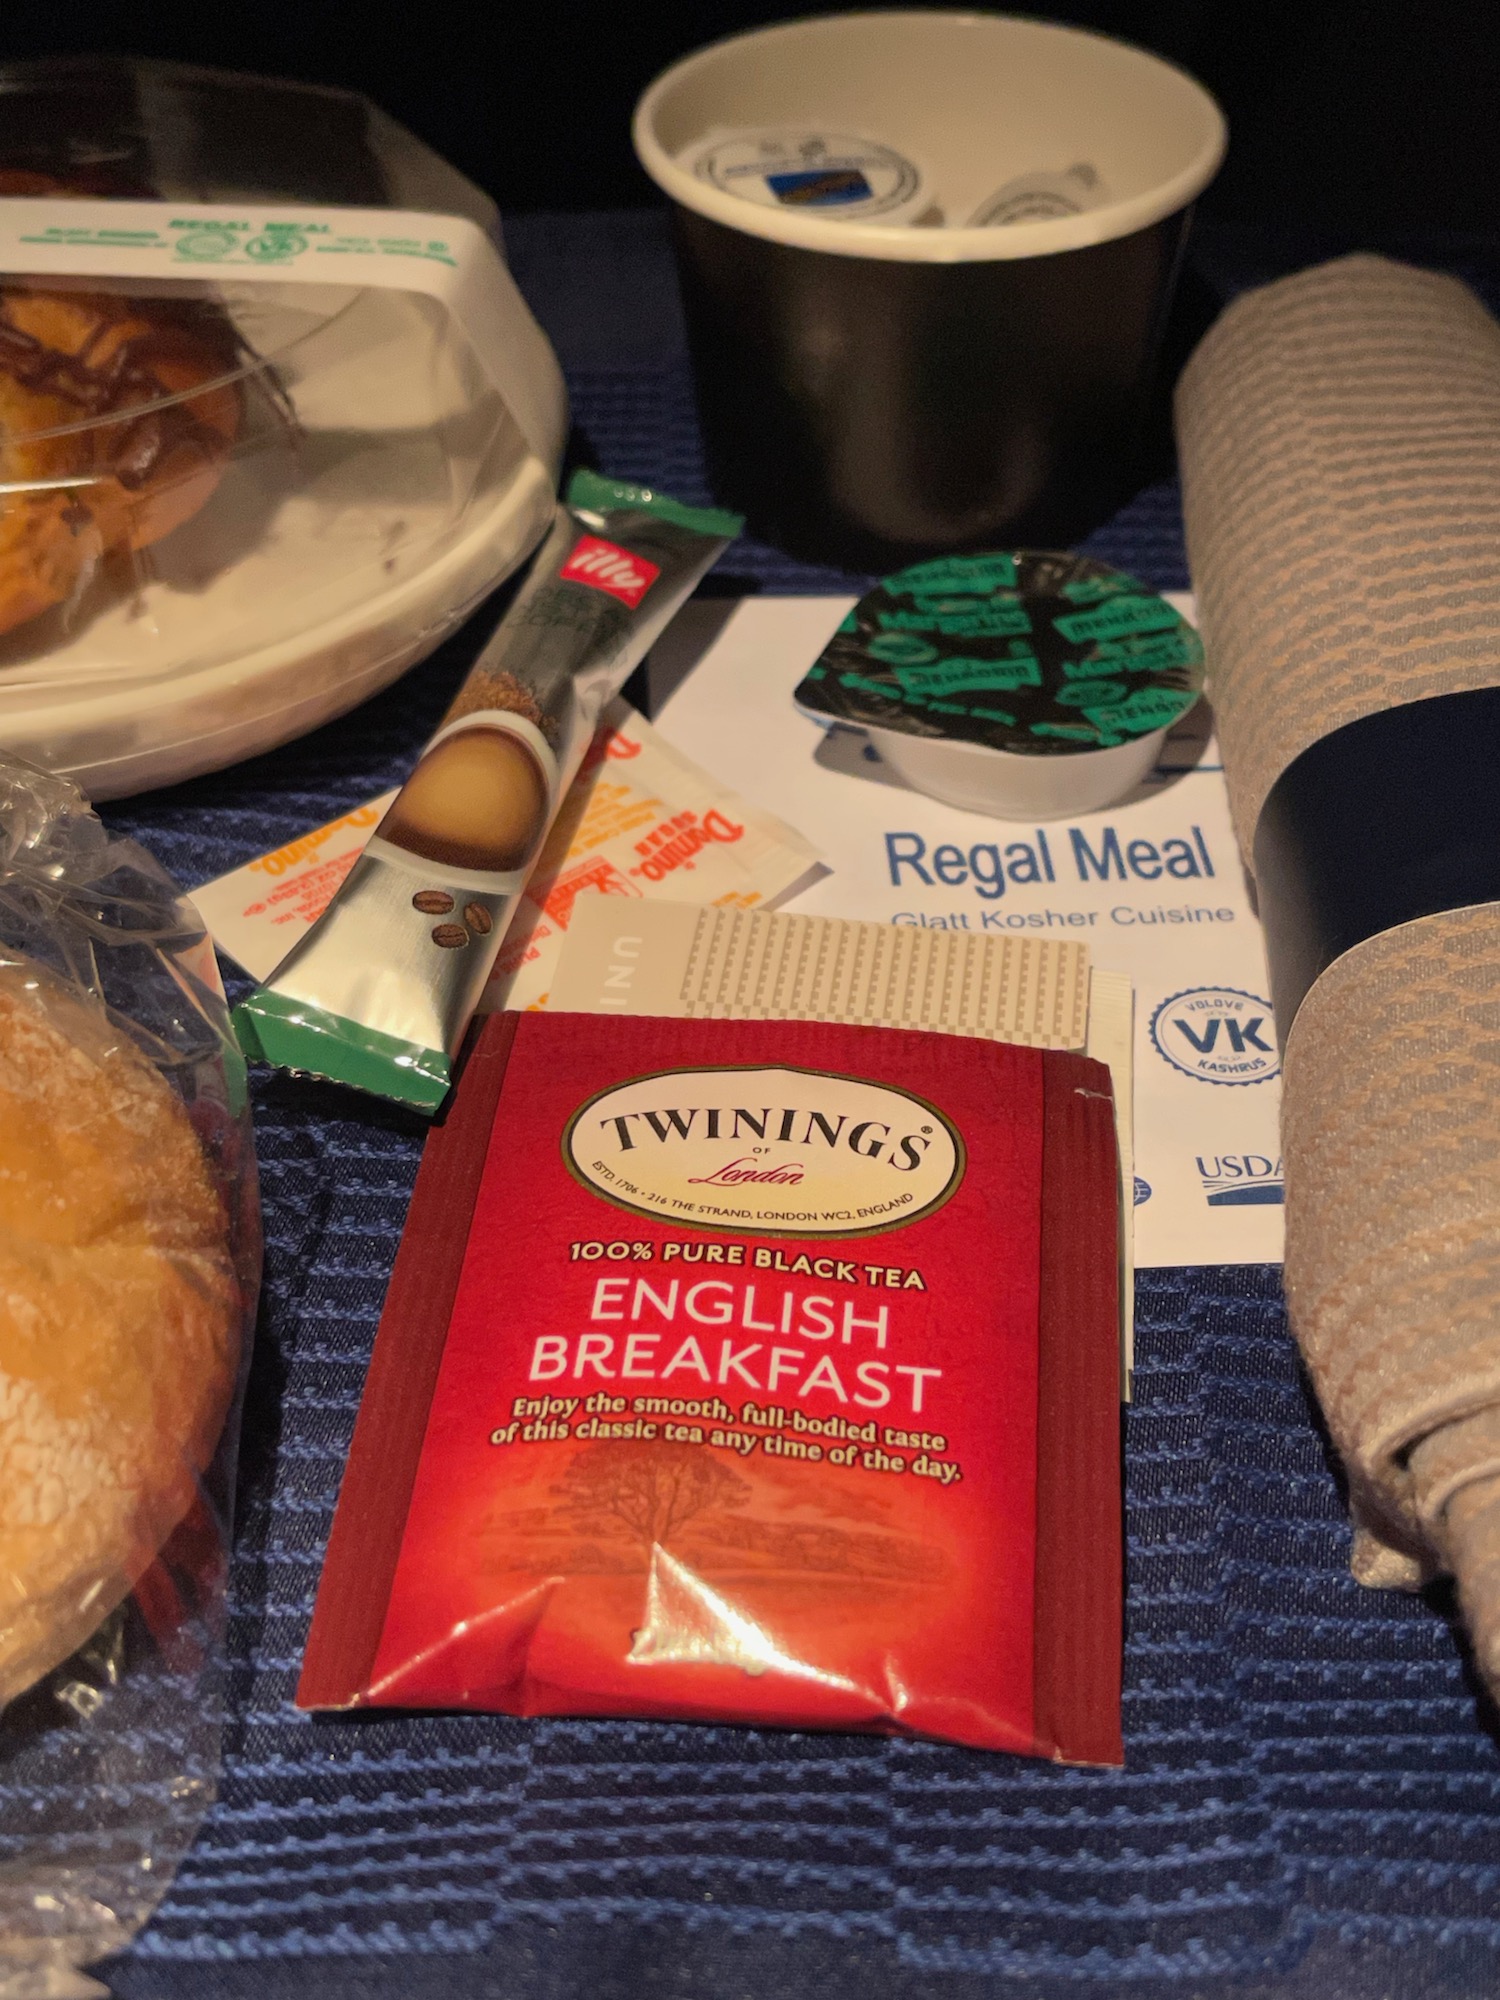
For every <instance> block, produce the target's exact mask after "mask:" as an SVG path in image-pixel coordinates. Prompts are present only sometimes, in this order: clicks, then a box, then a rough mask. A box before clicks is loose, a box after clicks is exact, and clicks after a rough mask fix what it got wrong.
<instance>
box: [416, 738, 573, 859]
mask: <svg viewBox="0 0 1500 2000" xmlns="http://www.w3.org/2000/svg"><path fill="white" fill-rule="evenodd" d="M547 761H548V762H549V763H550V762H551V761H552V759H551V757H550V755H549V756H548V760H547ZM550 789H551V785H550V776H549V773H548V771H547V770H545V769H544V768H543V763H542V758H541V755H540V754H539V752H538V749H537V748H534V747H533V746H532V745H530V744H528V743H526V742H524V741H523V740H522V738H521V737H520V735H519V734H518V733H517V732H516V731H515V730H514V729H509V728H496V727H495V726H494V725H493V723H490V722H484V721H476V722H460V723H458V724H456V725H455V726H454V727H453V728H452V729H451V730H450V731H447V732H445V733H444V734H443V735H441V736H439V737H437V738H436V739H435V740H434V742H433V743H432V745H431V747H430V748H429V749H428V750H426V751H425V752H424V753H423V756H422V759H421V762H420V763H419V764H418V765H417V768H416V769H415V770H414V771H413V772H412V774H411V776H410V777H409V778H408V779H407V781H406V783H405V784H404V785H403V786H402V788H401V790H400V792H399V793H398V794H397V797H396V800H395V803H394V804H393V805H392V807H391V809H390V811H389V812H388V813H387V814H386V816H385V820H384V822H383V823H382V826H381V829H380V838H381V839H382V840H383V841H387V842H389V843H390V844H391V845H392V846H394V847H399V848H400V849H401V850H402V851H403V853H406V854H415V855H418V856H420V857H421V858H422V859H424V860H427V861H437V862H441V863H442V864H443V865H444V866H445V867H450V868H476V869H480V870H483V871H487V872H489V873H493V874H502V875H504V874H513V873H514V872H515V870H516V869H518V868H524V867H525V866H526V864H527V862H529V861H530V860H532V859H533V857H534V856H535V854H536V852H537V849H538V848H539V847H540V845H541V841H542V836H543V834H544V833H545V832H546V830H547V820H548V814H547V804H548V793H549V791H550Z"/></svg>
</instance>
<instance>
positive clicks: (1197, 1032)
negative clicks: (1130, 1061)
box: [1151, 986, 1281, 1083]
mask: <svg viewBox="0 0 1500 2000" xmlns="http://www.w3.org/2000/svg"><path fill="white" fill-rule="evenodd" d="M1151 1045H1152V1047H1153V1048H1154V1049H1155V1050H1156V1053H1157V1054H1158V1055H1159V1056H1161V1057H1162V1058H1163V1059H1164V1060H1165V1061H1167V1062H1169V1063H1170V1064H1171V1065H1172V1067H1173V1069H1180V1070H1181V1071H1182V1073H1183V1075H1184V1076H1191V1077H1196V1078H1197V1079H1198V1081H1199V1082H1200V1083H1269V1082H1270V1080H1271V1078H1272V1077H1273V1076H1279V1075H1280V1073H1281V1058H1280V1055H1279V1054H1278V1052H1277V1048H1276V1035H1275V1031H1274V1029H1273V1027H1272V1025H1271V1003H1270V1001H1269V1000H1262V999H1261V998H1260V996H1259V995H1258V994H1255V993H1241V992H1240V991H1239V990H1238V988H1237V987H1233V986H1193V987H1189V989H1188V990H1187V992H1186V993H1174V994H1173V995H1172V997H1171V998H1170V999H1169V1000H1163V1001H1162V1003H1161V1005H1160V1006H1159V1007H1158V1008H1157V1010H1156V1012H1155V1013H1154V1014H1153V1015H1152V1016H1151Z"/></svg>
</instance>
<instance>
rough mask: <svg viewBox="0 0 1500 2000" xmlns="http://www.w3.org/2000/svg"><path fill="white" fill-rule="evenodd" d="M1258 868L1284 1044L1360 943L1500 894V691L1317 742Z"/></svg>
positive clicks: (1404, 710) (1267, 834)
mask: <svg viewBox="0 0 1500 2000" xmlns="http://www.w3.org/2000/svg"><path fill="white" fill-rule="evenodd" d="M1255 875H1256V885H1257V888H1258V890H1259V897H1260V916H1261V923H1262V925H1263V927H1264V930H1265V939H1266V957H1267V959H1268V960H1269V962H1270V968H1271V999H1272V1005H1273V1008H1274V1010H1275V1015H1276V1027H1277V1033H1278V1035H1279V1037H1280V1039H1281V1042H1282V1045H1283V1047H1284V1046H1285V1044H1286V1038H1287V1034H1288V1032H1289V1030H1290V1028H1291V1025H1292V1022H1293V1021H1294V1019H1295V1018H1296V1014H1297V1009H1298V1008H1299V1007H1300V1006H1301V1005H1302V1002H1303V999H1304V998H1305V996H1306V994H1307V991H1308V988H1309V987H1310V986H1311V985H1312V983H1313V981H1314V980H1315V979H1317V978H1318V977H1319V975H1320V974H1321V973H1323V972H1325V971H1326V970H1327V968H1328V967H1329V966H1330V965H1332V963H1333V962H1334V960H1335V959H1336V958H1341V957H1342V956H1343V955H1344V953H1345V952H1346V951H1352V950H1353V948H1354V947H1355V945H1357V944H1363V942H1364V941H1365V939H1366V938H1372V937H1378V936H1379V935H1380V934H1381V932H1383V931H1389V930H1394V929H1395V928H1396V926H1397V925H1398V924H1409V923H1412V922H1413V921H1415V919H1417V918H1419V917H1432V916H1436V915H1438V914H1439V913H1440V912H1441V911H1444V910H1461V909H1466V908H1469V907H1471V906H1472V905H1474V904H1481V903H1493V902H1500V687H1492V688H1475V689H1471V690H1468V691H1466V692H1463V693H1460V694H1440V695H1434V696H1432V697H1431V699H1430V700H1427V701H1414V702H1409V703H1407V704H1406V705H1405V706H1404V707H1401V708H1387V709H1382V710H1381V711H1380V712H1379V713H1378V714H1376V715H1366V716H1361V717H1360V719H1359V720H1358V721H1357V722H1349V723H1346V724H1345V725H1344V727H1343V728H1342V729H1336V730H1334V731H1333V733H1332V734H1331V735H1328V736H1325V737H1323V738H1321V739H1320V741H1318V742H1317V743H1314V744H1313V745H1312V747H1311V749H1308V750H1304V751H1303V753H1302V755H1301V756H1300V757H1298V758H1297V759H1296V761H1295V762H1294V763H1292V764H1289V765H1288V766H1287V768H1286V769H1285V770H1284V771H1283V772H1282V774H1281V776H1280V777H1279V778H1278V779H1277V780H1276V783H1275V784H1274V785H1273V786H1272V788H1271V791H1270V794H1269V796H1268V797H1267V799H1266V802H1265V804H1264V806H1263V807H1262V808H1261V814H1260V820H1259V822H1258V824H1257V826H1256V829H1255Z"/></svg>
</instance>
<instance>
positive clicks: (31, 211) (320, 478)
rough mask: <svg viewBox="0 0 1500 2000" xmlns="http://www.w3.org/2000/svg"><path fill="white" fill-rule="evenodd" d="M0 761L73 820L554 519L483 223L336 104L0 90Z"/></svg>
mask: <svg viewBox="0 0 1500 2000" xmlns="http://www.w3.org/2000/svg"><path fill="white" fill-rule="evenodd" d="M0 113H3V116H0V737H3V740H4V741H5V742H6V743H7V744H8V745H9V746H10V747H11V748H13V749H15V750H16V751H18V752H19V753H20V754H22V755H24V756H27V757H29V758H31V759H33V760H34V761H35V762H37V763H39V764H42V765H44V766H45V767H46V768H48V769H50V770H60V771H64V772H66V773H67V774H69V775H71V776H73V777H75V778H76V779H77V780H78V782H80V783H81V784H83V785H84V786H85V787H86V789H87V790H88V791H89V793H90V796H92V797H95V798H110V797H117V796H120V795H121V794H123V793H126V792H130V791H136V790H140V789H143V788H145V787H148V786H153V785H159V784H165V783H171V782H174V781H176V780H177V779H179V778H183V777H187V776H190V775H192V774H194V773H196V772H200V771H205V770H212V769H215V768H218V767H220V766H222V765H223V764H226V763H229V762H232V761H234V760H235V759H236V758H239V757H244V756H247V755H250V754H252V753H254V752H256V751H258V750H263V749H266V748H269V747H271V746H272V745H273V744H275V743H278V742H283V741H286V740H287V739H288V738H290V737H292V736H294V735H297V734H300V733H302V732H303V731H305V730H307V729H310V728H312V727H314V726H316V725H317V724H318V723H320V722H323V721H326V720H327V719H329V718H330V717H331V716H333V715H336V714H338V713H340V712H342V711H343V710H344V709H346V708H348V707H350V706H351V705H352V704H353V703H354V702H356V701H358V700H361V699H363V698H364V697H365V696H366V695H368V694H370V693H372V692H374V690H375V689H376V688H378V687H380V686H382V685H384V684H385V683H386V682H388V681H389V680H391V679H393V678H394V677H395V675H396V674H398V673H399V672H401V671H402V670H403V669H404V668H405V667H407V666H409V665H410V664H411V663H412V662H413V661H414V660H416V659H418V658H420V657H421V656H422V655H423V654H424V653H426V652H428V651H430V650H431V648H432V647H433V646H434V645H436V644H437V643H438V642H439V640H440V639H441V638H442V637H443V636H444V634H445V633H447V632H448V631H450V630H451V629H452V628H453V626H454V625H455V624H456V623H457V622H458V621H459V620H460V619H461V618H463V617H464V616H465V615H466V614H467V613H468V612H469V611H470V610H471V609H472V608H473V607H474V605H475V604H476V603H477V602H478V601H479V600H480V598H482V597H483V596H484V594H485V593H486V592H487V591H488V590H490V589H491V588H493V586H494V585H495V584H496V583H497V582H498V581H499V580H500V579H501V578H502V577H503V576H504V575H505V574H506V573H507V572H508V571H509V570H510V569H512V568H514V566H515V565H516V564H517V563H518V562H519V561H521V560H522V559H523V557H524V556H526V555H527V554H528V553H529V552H530V550H531V548H532V547H533V546H534V544H535V542H536V541H537V539H538V537H539V536H540V535H541V533H542V532H543V530H544V528H545V526H546V524H547V523H548V521H549V520H550V519H551V503H552V488H553V481H554V477H555V473H556V469H557V462H558V458H559V455H560V451H561V444H562V436H563V428H564V423H565V401H564V398H563V394H562V387H561V378H560V377H559V376H558V373H557V368H556V363H555V361H554V360H553V358H552V355H551V352H550V350H549V349H548V347H547V344H546V341H545V340H544V339H543V337H542V335H541V333H540V331H539V330H538V329H537V327H536V325H535V322H534V321H533V320H532V319H531V317H530V315H529V313H528V312H527V310H526V307H525V306H524V304H523V303H522V301H521V299H520V296H519V294H518V293H517V292H516V290H515V287H514V285H513V284H512V282H511V280H510V277H509V274H508V273H507V271H506V269H505V266H504V262H503V259H502V257H501V255H500V252H499V248H498V244H499V231H498V218H497V217H496V215H495V211H494V208H493V205H492V204H491V203H490V202H489V200H488V199H487V197H485V196H484V195H483V194H481V193H480V192H479V190H477V189H475V188H473V187H471V186H470V185H469V184H468V183H467V182H466V181H464V180H463V179H462V177H461V176H460V175H458V174H456V173H455V172H454V171H453V170H452V169H451V168H450V167H448V166H446V165H445V164H444V162H442V161H441V160H440V159H438V158H437V156H436V155H434V154H432V153H430V152H429V151H428V150H427V148H426V147H424V146H422V145H421V144H420V142H419V141H417V140H416V139H414V138H413V137H412V136H411V135H410V134H408V133H405V132H403V131H402V130H401V128H400V127H399V126H397V125H395V124H394V122H393V121H391V120H390V119H387V118H385V117H383V116H382V115H381V114H380V113H379V112H377V111H376V110H375V109H374V107H373V106H370V105H368V104H366V103H365V102H364V100H363V99H361V98H357V97H353V96H351V95H350V94H348V93H346V92H339V91H320V90H310V89H308V88H307V87H306V86H302V85H295V84H281V83H275V82H270V81H267V80H264V79H259V78H253V77H238V76H232V75H224V74H219V73H216V72H212V71H202V70H194V69H187V68H184V67H182V66H179V65H175V64H160V63H137V62H131V61H125V60H122V59H114V58H102V59H97V60H93V61H90V62H64V63H57V62H45V63H32V64H17V65H12V66H10V67H9V68H3V67H0Z"/></svg>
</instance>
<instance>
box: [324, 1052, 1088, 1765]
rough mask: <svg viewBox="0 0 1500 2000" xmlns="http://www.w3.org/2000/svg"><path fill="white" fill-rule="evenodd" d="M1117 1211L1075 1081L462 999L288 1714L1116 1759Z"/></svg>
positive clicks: (1003, 1062) (1067, 1062) (1022, 1070)
mask: <svg viewBox="0 0 1500 2000" xmlns="http://www.w3.org/2000/svg"><path fill="white" fill-rule="evenodd" d="M1117 1190H1118V1180H1117V1170H1116V1154H1115V1138H1114V1122H1113V1112H1112V1103H1111V1096H1110V1083H1109V1074H1108V1071H1107V1070H1105V1069H1104V1068H1103V1067H1102V1066H1101V1065H1099V1064H1097V1063H1093V1062H1090V1061H1088V1060H1087V1059H1086V1058H1084V1057H1081V1056H1075V1055H1068V1054H1059V1053H1056V1052H1053V1051H1045V1052H1044V1051H1039V1050H1035V1049H1023V1048H1016V1047H1012V1046H1009V1045H1007V1044H1000V1043H994V1042H986V1041H980V1040H974V1039H970V1038H966V1037H961V1036H951V1035H936V1034H929V1033H923V1032H918V1031H911V1030H905V1029H883V1028H862V1027H844V1026H833V1025H829V1024H825V1023H819V1022H764V1021H667V1020H658V1019H651V1018H639V1017H637V1018H626V1019H616V1020H606V1019H601V1018H600V1017H598V1016H594V1015H570V1014H528V1015H514V1014H507V1015H501V1016H497V1017H496V1018H495V1019H494V1020H493V1021H491V1023H490V1024H489V1025H488V1026H487V1028H486V1030H485V1032H484V1035H483V1037H482V1039H481V1041H480V1043H479V1046H478V1048H477V1049H476V1052H475V1054H474V1057H473V1059H472V1060H471V1062H470V1064H469V1067H468V1070H467V1072H466V1074H465V1077H464V1081H463V1084H462V1087H461V1089H460V1091H459V1093H458V1097H457V1100H456V1103H455V1105H454V1107H453V1109H452V1111H451V1112H450V1115H449V1117H448V1119H447V1121H446V1123H445V1124H444V1125H443V1126H442V1127H441V1128H440V1129H438V1130H436V1131H435V1132H434V1133H433V1135H432V1137H431V1138H430V1140H429V1142H428V1148H427V1152H426V1154H425V1156H424V1159H423V1163H422V1170H421V1174H420V1177H419V1179H418V1183H417V1191H416V1195H415V1197H414V1200H413V1205H412V1212H411V1218H410V1221H409V1223H408V1227H407V1231H406V1235H405V1238H404V1240H403V1243H402V1247H401V1251H400V1255H399V1257H398V1259H397V1263H396V1269H395V1273H394V1276H393V1278H392V1282H391V1289H390V1294H389V1297H388V1299H387V1303H386V1309H385V1314H384V1317H383V1319H382V1322H381V1327H380V1333H379V1337H378V1340H377V1344H376V1349H375V1355H374V1359H373V1361H372V1364H371V1370H370V1379H369V1384H368V1387H367V1389H366V1393H365V1399H364V1403H363V1406H362V1409H361V1412H360V1417H359V1424H358V1427H357V1430H356V1433H355V1440H354V1446H353V1450H352V1453H351V1457H350V1462H349V1467H348V1471H347V1473H346V1476H345V1480H344V1486H343V1491H342V1494H341V1496H340V1500H339V1508H338V1513H337V1517H336V1519H335V1522H334V1528H333V1534H332V1538H331V1541H330V1545H329V1553H328V1559H327V1563H326V1566H325V1569H324V1573H323V1579H322V1584H321V1587H320V1590H319V1595H318V1602H317V1607H316V1612H315V1615H314V1619H313V1627H312V1632H311V1636H310V1638H309V1641H308V1649H307V1655H306V1660H305V1663H304V1668H303V1674H302V1680H301V1685H300V1687H299V1690H298V1697H297V1698H298V1702H299V1704H300V1705H301V1706H303V1707H306V1708H330V1707H331V1708H342V1707H351V1706H359V1705H369V1704H373V1705H383V1706H400V1707H449V1708H451V1707H461V1708H474V1709H487V1710H494V1711H500V1712H503V1713H507V1714H514V1715H543V1714H567V1715H583V1714H595V1715H641V1716H661V1717H678V1718H687V1719H691V1720H702V1721H710V1722H742V1723H756V1724H782V1725H787V1726H792V1727H798V1728H830V1729H861V1730H877V1731H883V1732H887V1733H898V1734H913V1735H927V1736H936V1737H943V1738H947V1739H950V1740H952V1741H955V1742H959V1743H966V1744H973V1745H976V1746H979V1747H981V1748H987V1749H996V1750H1011V1751H1021V1752H1030V1753H1034V1754H1038V1755H1042V1756H1050V1757H1058V1758H1064V1759H1067V1760H1070V1761H1079V1762H1088V1763H1118V1762H1119V1761H1120V1759H1121V1754H1122V1753H1121V1743H1120V1699H1119V1690H1120V1593H1121V1543H1120V1464H1119V1405H1118V1379H1119V1374H1118V1370H1119V1350H1118V1277H1117V1272H1118V1221H1117V1217H1118V1198H1117Z"/></svg>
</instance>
